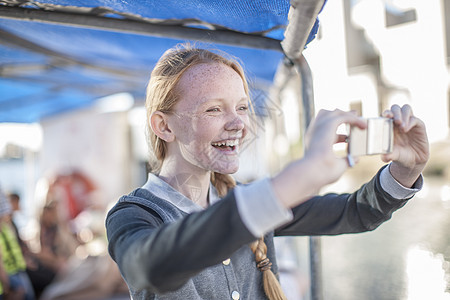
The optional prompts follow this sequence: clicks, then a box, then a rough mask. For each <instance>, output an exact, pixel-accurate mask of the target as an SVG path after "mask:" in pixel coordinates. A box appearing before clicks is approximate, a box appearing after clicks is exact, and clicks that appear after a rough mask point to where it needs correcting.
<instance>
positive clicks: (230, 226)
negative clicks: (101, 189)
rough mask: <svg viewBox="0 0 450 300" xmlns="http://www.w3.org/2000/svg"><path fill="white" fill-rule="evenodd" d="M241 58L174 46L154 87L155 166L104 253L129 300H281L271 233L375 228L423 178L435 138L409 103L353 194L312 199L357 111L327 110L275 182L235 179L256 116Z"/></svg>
mask: <svg viewBox="0 0 450 300" xmlns="http://www.w3.org/2000/svg"><path fill="white" fill-rule="evenodd" d="M250 103H251V102H250V97H249V90H248V86H247V81H246V79H245V76H244V72H243V70H242V68H241V66H240V65H239V64H238V63H237V62H236V61H235V60H233V59H229V58H225V57H224V55H219V54H217V53H215V52H211V51H208V50H204V49H197V48H192V47H190V46H183V47H176V48H174V49H170V50H168V51H167V52H166V53H165V54H164V55H163V56H162V58H161V59H160V60H159V62H158V63H157V65H156V67H155V68H154V70H153V72H152V74H151V79H150V82H149V84H148V89H147V101H146V106H147V112H148V115H147V119H148V129H149V143H150V146H151V149H152V153H153V155H154V156H155V158H156V160H155V161H156V162H157V164H156V165H155V166H153V170H155V172H154V173H151V174H149V177H148V181H147V182H146V184H145V185H144V186H143V187H141V188H138V189H136V190H135V191H133V192H132V193H130V194H129V195H127V196H124V197H122V198H121V199H120V200H119V201H118V203H117V204H116V205H115V206H114V207H113V208H112V209H111V211H110V212H109V213H108V216H107V219H106V227H107V234H108V240H109V252H110V254H111V256H112V258H113V259H114V260H115V261H116V263H117V264H118V266H119V269H120V271H121V273H122V276H123V277H124V279H125V281H126V282H127V284H128V287H129V290H130V294H131V296H132V298H133V299H183V300H185V299H235V300H236V299H252V300H253V299H270V300H275V299H285V296H284V295H283V292H282V291H281V288H280V285H279V283H278V281H277V272H278V268H277V265H276V260H275V252H274V246H273V237H274V236H283V235H284V236H287V235H326V234H327V235H334V234H342V233H350V232H363V231H368V230H373V229H375V228H376V227H378V226H379V225H380V224H381V223H382V222H384V221H386V220H388V219H390V217H391V215H392V213H393V212H394V211H395V210H396V209H398V208H400V207H402V206H403V205H404V204H405V203H406V202H407V201H408V200H409V199H410V198H411V197H412V196H413V195H414V194H415V193H416V192H417V191H418V190H419V189H420V188H421V185H422V176H421V172H422V170H423V169H424V167H425V164H426V162H427V160H428V156H429V152H428V140H427V136H426V131H425V126H424V124H423V122H422V121H420V120H419V119H418V118H416V117H414V115H413V114H412V110H411V107H409V106H408V105H406V106H403V107H399V106H397V105H394V106H393V107H392V108H391V109H390V110H388V111H386V112H384V116H386V117H390V118H393V119H394V124H395V127H396V130H395V135H396V138H395V141H396V142H395V144H394V151H393V152H392V153H390V154H387V155H384V156H383V157H382V158H383V160H384V161H386V162H389V161H391V163H390V164H388V165H387V166H385V167H383V168H382V169H381V170H380V171H379V172H378V173H377V174H376V175H375V176H374V177H373V179H372V180H371V181H370V182H368V183H367V184H365V185H364V186H362V187H361V188H360V189H359V190H358V191H356V192H354V193H352V194H340V195H336V194H328V195H323V196H316V194H317V192H318V191H319V190H320V188H321V187H323V186H324V185H326V184H329V183H332V182H334V181H336V180H337V179H339V178H340V176H341V175H342V174H343V173H344V172H345V170H347V169H348V168H349V165H348V161H347V160H346V159H345V158H341V157H336V155H335V153H334V152H333V144H335V143H336V142H342V141H344V139H345V137H343V136H338V135H336V129H337V128H338V126H339V125H341V124H349V125H352V126H357V127H360V128H365V126H366V125H365V122H364V121H363V120H362V119H361V118H359V117H357V116H356V115H355V114H354V113H352V112H344V111H340V110H335V111H324V110H322V111H320V112H319V113H318V115H317V117H316V119H315V120H314V121H313V122H312V123H311V125H310V127H309V129H308V132H307V135H306V139H305V140H306V151H305V155H304V157H303V158H302V159H300V160H297V161H293V162H292V163H291V164H289V165H288V166H287V167H286V168H285V169H284V170H282V171H281V172H280V173H279V174H277V175H276V176H274V177H272V178H263V179H261V180H258V181H256V182H254V183H251V184H248V185H237V186H236V183H235V181H234V179H233V178H232V177H231V175H230V174H233V173H235V172H236V171H238V169H239V151H240V149H241V148H242V145H243V144H244V142H245V138H246V135H247V133H248V130H249V126H250V125H251V124H250V115H249V114H250V113H251V111H250V109H249V108H250V107H251V105H250Z"/></svg>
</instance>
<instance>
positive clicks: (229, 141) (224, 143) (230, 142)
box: [212, 139, 239, 147]
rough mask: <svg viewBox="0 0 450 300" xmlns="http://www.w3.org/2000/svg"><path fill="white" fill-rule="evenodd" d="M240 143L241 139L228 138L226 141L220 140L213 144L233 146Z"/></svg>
mask: <svg viewBox="0 0 450 300" xmlns="http://www.w3.org/2000/svg"><path fill="white" fill-rule="evenodd" d="M238 144H239V140H238V139H237V140H227V141H224V142H218V143H212V145H213V146H219V147H220V146H228V147H232V146H236V145H238Z"/></svg>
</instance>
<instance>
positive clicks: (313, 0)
mask: <svg viewBox="0 0 450 300" xmlns="http://www.w3.org/2000/svg"><path fill="white" fill-rule="evenodd" d="M324 2H325V0H292V1H291V9H290V10H289V25H288V27H287V28H286V31H285V39H284V40H283V41H282V42H281V46H282V47H283V50H284V53H285V54H286V57H287V58H288V59H289V60H290V62H291V63H292V65H293V66H294V67H295V69H296V70H297V72H298V74H299V75H300V77H301V78H300V80H301V85H302V86H301V89H302V103H301V106H302V108H303V109H302V112H303V124H302V125H303V126H302V128H303V133H304V132H305V131H306V128H307V127H308V125H309V123H310V122H311V120H312V119H313V117H314V114H315V113H314V97H313V85H312V74H311V70H310V68H309V65H308V63H307V61H306V60H305V58H304V56H303V55H302V52H303V49H304V48H305V44H306V41H307V38H308V36H309V33H310V32H311V29H312V28H313V26H314V22H315V21H316V18H317V15H318V14H319V12H320V10H321V9H322V7H323V5H324ZM309 260H310V276H311V299H312V300H321V299H322V298H323V296H322V258H321V240H320V237H318V236H315V237H310V238H309Z"/></svg>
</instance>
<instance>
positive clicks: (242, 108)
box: [238, 105, 248, 111]
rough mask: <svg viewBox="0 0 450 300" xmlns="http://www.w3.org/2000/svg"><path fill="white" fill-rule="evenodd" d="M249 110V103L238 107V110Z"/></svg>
mask: <svg viewBox="0 0 450 300" xmlns="http://www.w3.org/2000/svg"><path fill="white" fill-rule="evenodd" d="M247 110H248V106H247V105H242V106H239V107H238V111H247Z"/></svg>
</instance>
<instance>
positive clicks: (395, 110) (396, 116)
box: [391, 104, 403, 126]
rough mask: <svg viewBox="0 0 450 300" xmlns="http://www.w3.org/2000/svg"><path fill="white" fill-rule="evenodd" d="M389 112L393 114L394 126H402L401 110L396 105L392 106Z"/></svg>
mask: <svg viewBox="0 0 450 300" xmlns="http://www.w3.org/2000/svg"><path fill="white" fill-rule="evenodd" d="M391 111H392V114H393V119H394V124H395V125H397V126H401V125H402V124H403V116H402V109H401V107H400V106H398V105H397V104H394V105H392V107H391Z"/></svg>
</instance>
